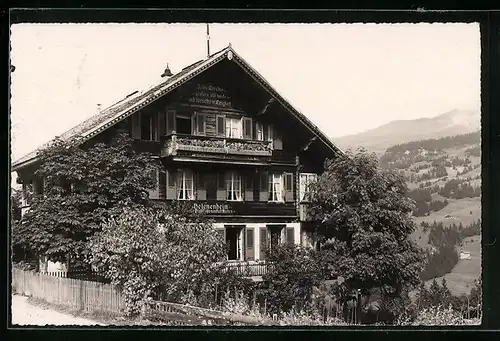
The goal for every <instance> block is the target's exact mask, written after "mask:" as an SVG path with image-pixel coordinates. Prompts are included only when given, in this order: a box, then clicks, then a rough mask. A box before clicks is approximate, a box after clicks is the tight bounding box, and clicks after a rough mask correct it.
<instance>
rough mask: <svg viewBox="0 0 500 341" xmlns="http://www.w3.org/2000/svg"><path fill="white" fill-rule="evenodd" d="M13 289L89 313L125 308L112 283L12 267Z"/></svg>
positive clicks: (117, 311) (21, 293)
mask: <svg viewBox="0 0 500 341" xmlns="http://www.w3.org/2000/svg"><path fill="white" fill-rule="evenodd" d="M12 287H13V288H12V291H13V293H15V294H20V295H26V296H33V297H36V298H40V299H43V300H45V301H47V302H49V303H53V304H59V305H64V306H67V307H71V308H74V309H78V310H83V311H87V312H94V311H99V312H108V313H115V314H120V313H122V311H123V310H124V308H125V303H124V299H123V297H122V295H121V293H120V291H119V290H118V289H117V288H116V287H115V286H113V285H110V284H103V283H98V282H89V281H82V280H78V279H73V278H65V277H59V276H58V274H55V276H51V275H49V274H39V273H35V272H32V271H23V270H20V269H16V268H14V269H12Z"/></svg>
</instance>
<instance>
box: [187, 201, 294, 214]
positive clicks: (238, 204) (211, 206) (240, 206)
mask: <svg viewBox="0 0 500 341" xmlns="http://www.w3.org/2000/svg"><path fill="white" fill-rule="evenodd" d="M193 209H194V212H195V213H200V214H201V213H204V214H207V215H209V216H225V215H231V216H232V215H244V216H252V215H258V216H267V215H270V216H296V215H297V213H296V209H295V203H293V202H289V203H276V204H268V203H267V202H259V201H252V202H248V201H235V202H227V201H208V202H197V203H194V204H193Z"/></svg>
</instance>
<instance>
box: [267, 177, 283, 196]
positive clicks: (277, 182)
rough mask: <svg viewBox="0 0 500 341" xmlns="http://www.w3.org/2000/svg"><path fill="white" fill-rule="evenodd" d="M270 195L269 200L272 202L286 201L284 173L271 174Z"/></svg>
mask: <svg viewBox="0 0 500 341" xmlns="http://www.w3.org/2000/svg"><path fill="white" fill-rule="evenodd" d="M269 196H270V199H269V201H271V202H284V201H285V195H284V191H283V174H282V173H271V174H269Z"/></svg>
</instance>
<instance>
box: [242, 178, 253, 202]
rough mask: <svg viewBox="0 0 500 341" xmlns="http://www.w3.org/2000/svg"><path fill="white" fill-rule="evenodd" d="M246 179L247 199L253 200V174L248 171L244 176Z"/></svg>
mask: <svg viewBox="0 0 500 341" xmlns="http://www.w3.org/2000/svg"><path fill="white" fill-rule="evenodd" d="M244 180H245V201H253V180H254V178H253V174H251V173H248V174H246V175H245V177H244Z"/></svg>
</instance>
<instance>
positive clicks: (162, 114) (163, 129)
mask: <svg viewBox="0 0 500 341" xmlns="http://www.w3.org/2000/svg"><path fill="white" fill-rule="evenodd" d="M158 121H159V123H158V125H159V126H160V137H161V136H165V135H166V133H167V121H166V113H165V112H160V113H159V119H158Z"/></svg>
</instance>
